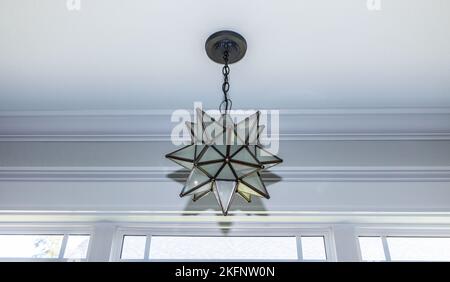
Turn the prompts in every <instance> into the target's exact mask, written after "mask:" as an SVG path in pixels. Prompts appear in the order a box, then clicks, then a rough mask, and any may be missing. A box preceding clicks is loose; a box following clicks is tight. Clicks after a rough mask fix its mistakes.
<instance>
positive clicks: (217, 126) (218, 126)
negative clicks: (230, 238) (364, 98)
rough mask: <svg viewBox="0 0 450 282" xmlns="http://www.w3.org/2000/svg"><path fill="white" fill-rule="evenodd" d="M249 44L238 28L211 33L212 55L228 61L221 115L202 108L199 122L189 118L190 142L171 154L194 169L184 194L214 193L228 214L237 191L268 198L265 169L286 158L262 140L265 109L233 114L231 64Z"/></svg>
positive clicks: (247, 196)
mask: <svg viewBox="0 0 450 282" xmlns="http://www.w3.org/2000/svg"><path fill="white" fill-rule="evenodd" d="M245 49H246V43H245V40H244V38H242V36H240V35H239V34H237V33H234V32H230V31H221V32H217V33H215V34H213V35H211V36H210V37H209V38H208V40H207V42H206V50H207V53H208V56H209V57H210V58H211V59H212V60H214V61H216V62H218V63H223V64H224V67H223V70H222V73H223V74H224V83H223V85H222V90H223V92H224V101H223V102H222V104H221V106H220V110H221V115H220V118H218V119H214V118H213V117H212V116H210V115H208V114H207V113H205V112H204V111H202V110H200V109H197V110H196V114H197V123H191V122H188V123H187V124H186V126H187V127H188V129H189V132H190V134H191V144H190V145H188V146H185V147H183V148H181V149H178V150H176V151H174V152H172V153H170V154H167V155H166V157H167V158H168V159H170V160H172V161H174V162H176V163H177V164H179V165H181V166H183V167H184V168H186V169H188V170H190V174H189V177H188V179H187V181H186V184H185V186H184V188H183V190H182V191H181V194H180V196H181V197H184V196H192V198H193V201H196V200H198V199H200V198H202V197H204V196H206V195H207V194H209V193H213V194H214V196H215V198H216V199H217V202H218V204H219V206H220V208H221V210H222V213H223V214H224V215H227V213H228V211H229V209H230V206H231V203H232V201H233V198H234V196H235V195H236V194H238V195H240V196H241V197H242V198H244V199H245V200H246V201H248V202H250V201H251V199H252V197H264V198H267V199H269V193H268V192H267V189H266V187H265V185H264V182H263V181H262V179H261V174H260V172H261V170H263V169H267V168H269V167H272V166H274V165H277V164H279V163H281V162H282V160H281V159H280V158H278V157H277V156H275V155H273V154H271V153H270V152H268V151H267V150H265V149H264V148H263V147H262V146H261V144H260V142H259V137H260V134H261V132H262V130H263V129H264V127H263V126H262V125H260V124H259V120H260V112H256V113H254V114H252V115H250V116H249V117H247V118H245V119H244V120H242V121H240V122H238V123H235V122H234V120H233V118H232V116H231V115H230V114H229V111H230V110H231V100H230V99H229V97H228V90H229V83H228V74H229V66H228V64H229V63H232V62H236V61H238V60H240V59H241V58H242V57H243V56H244V54H245Z"/></svg>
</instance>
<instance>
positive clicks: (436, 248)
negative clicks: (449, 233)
mask: <svg viewBox="0 0 450 282" xmlns="http://www.w3.org/2000/svg"><path fill="white" fill-rule="evenodd" d="M386 240H387V243H388V246H389V253H390V254H391V260H402V261H407V260H415V261H450V238H425V237H388V238H386Z"/></svg>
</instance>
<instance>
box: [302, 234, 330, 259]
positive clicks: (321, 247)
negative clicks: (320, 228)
mask: <svg viewBox="0 0 450 282" xmlns="http://www.w3.org/2000/svg"><path fill="white" fill-rule="evenodd" d="M301 240H302V254H303V260H327V255H326V252H325V242H324V239H323V237H322V236H319V237H309V236H308V237H303V236H302V237H301Z"/></svg>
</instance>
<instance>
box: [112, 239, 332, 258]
mask: <svg viewBox="0 0 450 282" xmlns="http://www.w3.org/2000/svg"><path fill="white" fill-rule="evenodd" d="M119 253H120V260H266V261H270V260H305V261H326V260H327V254H326V248H325V238H324V237H323V236H302V237H300V236H299V237H296V236H201V235H199V236H179V235H172V236H167V235H153V236H151V235H149V234H146V235H127V234H124V235H123V236H122V243H121V250H120V252H119Z"/></svg>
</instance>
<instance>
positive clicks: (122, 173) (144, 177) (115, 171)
mask: <svg viewBox="0 0 450 282" xmlns="http://www.w3.org/2000/svg"><path fill="white" fill-rule="evenodd" d="M188 175H189V172H188V171H187V170H178V168H177V167H147V168H145V167H119V168H117V167H1V168H0V181H45V182H47V181H58V182H67V181H69V182H78V181H81V182H83V181H86V182H108V181H114V182H117V181H124V182H173V181H180V182H182V181H185V180H186V178H187V177H188ZM262 176H263V178H264V180H265V181H267V182H278V181H280V180H283V182H328V181H332V182H339V181H341V182H450V167H281V168H276V167H275V168H272V169H271V170H270V171H263V172H262Z"/></svg>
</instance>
